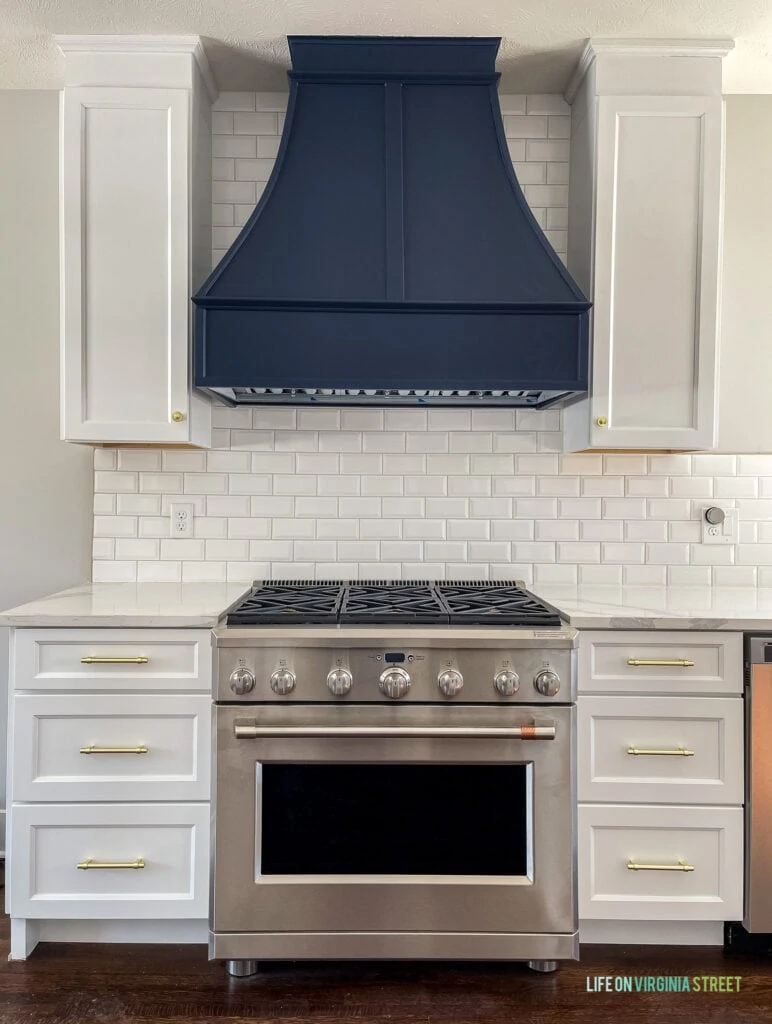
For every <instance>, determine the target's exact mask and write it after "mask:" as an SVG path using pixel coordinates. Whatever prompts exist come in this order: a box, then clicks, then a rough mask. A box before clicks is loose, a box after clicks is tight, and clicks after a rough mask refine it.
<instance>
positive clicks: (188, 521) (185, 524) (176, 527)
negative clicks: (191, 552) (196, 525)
mask: <svg viewBox="0 0 772 1024" xmlns="http://www.w3.org/2000/svg"><path fill="white" fill-rule="evenodd" d="M193 512H194V506H193V504H192V503H191V504H189V503H188V502H179V501H174V502H172V503H171V504H170V505H169V536H170V537H192V536H193Z"/></svg>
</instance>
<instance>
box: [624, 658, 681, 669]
mask: <svg viewBox="0 0 772 1024" xmlns="http://www.w3.org/2000/svg"><path fill="white" fill-rule="evenodd" d="M627 664H628V665H632V666H633V668H694V662H693V661H689V659H688V658H628V659H627Z"/></svg>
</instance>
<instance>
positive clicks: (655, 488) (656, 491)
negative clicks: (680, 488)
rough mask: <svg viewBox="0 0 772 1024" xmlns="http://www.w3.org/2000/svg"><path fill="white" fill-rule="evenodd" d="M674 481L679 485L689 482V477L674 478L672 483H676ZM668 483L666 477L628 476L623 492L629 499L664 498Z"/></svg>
mask: <svg viewBox="0 0 772 1024" xmlns="http://www.w3.org/2000/svg"><path fill="white" fill-rule="evenodd" d="M676 479H677V482H679V483H687V484H688V483H689V482H690V481H691V477H688V476H683V477H678V478H674V479H673V481H672V483H676ZM670 483H671V481H670V479H669V478H668V477H666V476H628V477H625V492H626V494H627V496H628V497H629V498H664V497H667V493H668V490H669V484H670ZM674 493H675V492H674Z"/></svg>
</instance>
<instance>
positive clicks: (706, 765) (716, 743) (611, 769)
mask: <svg viewBox="0 0 772 1024" xmlns="http://www.w3.org/2000/svg"><path fill="white" fill-rule="evenodd" d="M578 729H579V799H580V800H586V801H588V802H589V801H610V802H612V803H619V802H622V801H624V802H635V801H637V802H639V803H671V804H672V803H684V804H741V803H742V802H743V702H742V700H741V699H740V698H739V697H589V696H582V697H580V698H579V709H578ZM679 751H683V753H679Z"/></svg>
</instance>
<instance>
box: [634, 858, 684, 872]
mask: <svg viewBox="0 0 772 1024" xmlns="http://www.w3.org/2000/svg"><path fill="white" fill-rule="evenodd" d="M627 870H628V871H694V865H693V864H687V863H686V861H683V860H679V861H678V863H677V864H636V863H635V861H634V860H629V861H628V862H627Z"/></svg>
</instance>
